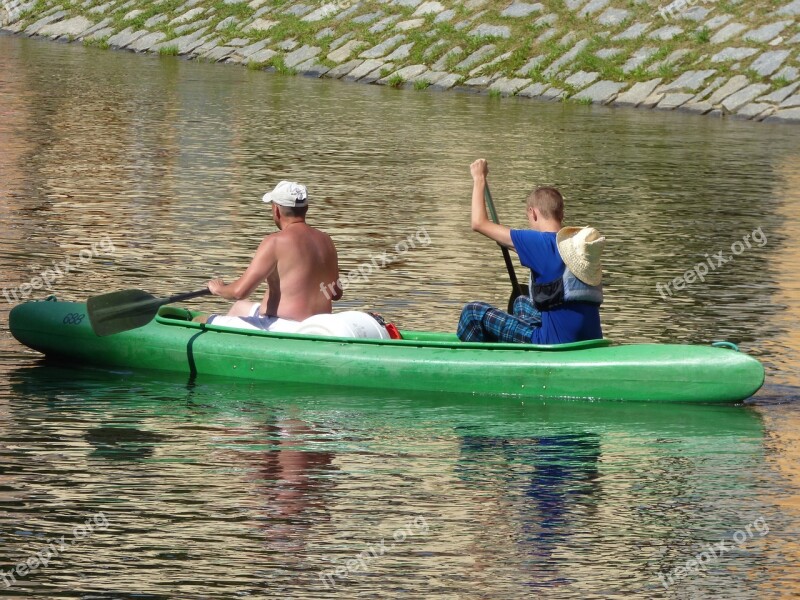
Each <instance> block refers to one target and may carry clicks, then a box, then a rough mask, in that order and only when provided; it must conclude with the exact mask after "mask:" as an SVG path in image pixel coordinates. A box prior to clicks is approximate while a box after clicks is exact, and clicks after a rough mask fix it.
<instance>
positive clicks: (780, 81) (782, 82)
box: [772, 75, 790, 89]
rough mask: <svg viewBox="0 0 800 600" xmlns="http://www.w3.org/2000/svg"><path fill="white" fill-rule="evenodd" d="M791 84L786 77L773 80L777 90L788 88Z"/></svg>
mask: <svg viewBox="0 0 800 600" xmlns="http://www.w3.org/2000/svg"><path fill="white" fill-rule="evenodd" d="M789 83H790V82H789V80H788V79H786V77H784V76H783V75H781V76H779V77H773V78H772V85H773V86H775V88H777V89H780V88H782V87H786V86H787V85H789Z"/></svg>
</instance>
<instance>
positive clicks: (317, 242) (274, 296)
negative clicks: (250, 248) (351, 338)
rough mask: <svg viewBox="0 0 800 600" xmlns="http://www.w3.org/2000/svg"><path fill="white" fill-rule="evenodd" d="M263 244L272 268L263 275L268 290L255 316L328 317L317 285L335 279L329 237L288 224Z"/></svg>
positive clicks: (328, 306)
mask: <svg viewBox="0 0 800 600" xmlns="http://www.w3.org/2000/svg"><path fill="white" fill-rule="evenodd" d="M263 243H265V244H266V245H267V246H271V254H272V255H273V256H274V257H275V267H274V268H273V269H272V270H271V272H270V273H269V275H267V284H268V286H269V289H268V290H267V291H266V293H265V294H264V298H263V300H262V301H261V309H260V311H259V313H260V314H261V315H270V316H275V317H281V318H282V319H293V320H295V321H302V320H303V319H307V318H308V317H310V316H312V315H319V314H323V313H330V312H331V310H332V303H331V299H330V298H329V297H328V296H326V295H325V294H324V293H323V291H321V290H320V283H326V284H327V283H328V282H334V281H336V280H337V279H339V267H338V260H337V256H336V248H335V246H334V245H333V240H332V239H331V238H330V236H329V235H328V234H327V233H323V232H321V231H319V230H318V229H314V228H313V227H310V226H309V225H307V224H306V223H292V224H290V225H288V226H286V227H284V229H283V230H281V231H279V232H278V233H273V234H272V235H269V236H267V237H266V238H264V242H263ZM256 257H258V253H256ZM268 260H269V259H268Z"/></svg>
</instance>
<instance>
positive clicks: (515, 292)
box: [483, 182, 527, 314]
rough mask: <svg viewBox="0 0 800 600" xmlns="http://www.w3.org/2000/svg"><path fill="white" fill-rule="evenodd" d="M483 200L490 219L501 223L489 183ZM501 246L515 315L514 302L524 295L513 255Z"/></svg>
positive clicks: (510, 307)
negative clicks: (512, 260)
mask: <svg viewBox="0 0 800 600" xmlns="http://www.w3.org/2000/svg"><path fill="white" fill-rule="evenodd" d="M483 199H484V201H485V202H486V207H487V208H488V209H489V218H491V219H492V221H493V222H494V223H498V224H499V223H500V220H499V219H498V218H497V210H495V208H494V202H493V201H492V193H491V192H490V191H489V182H486V187H485V188H483ZM497 245H498V246H500V250H501V251H502V252H503V260H504V261H505V263H506V269H508V278H509V279H510V280H511V288H512V289H511V296H510V297H509V299H508V312H509V313H511V314H514V300H516V299H517V298H519V297H520V296H521V295H522V294H523V293H527V292H523V291H522V290H521V289H520V286H519V281H517V274H516V272H515V271H514V263H512V262H511V253H510V252H509V251H508V248H506V247H505V246H503V245H502V244H499V243H498V244H497Z"/></svg>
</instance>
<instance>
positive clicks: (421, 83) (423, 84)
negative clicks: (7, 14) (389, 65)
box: [414, 79, 431, 90]
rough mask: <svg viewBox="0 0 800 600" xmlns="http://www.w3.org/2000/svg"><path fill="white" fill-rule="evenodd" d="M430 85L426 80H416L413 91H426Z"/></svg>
mask: <svg viewBox="0 0 800 600" xmlns="http://www.w3.org/2000/svg"><path fill="white" fill-rule="evenodd" d="M430 85H431V82H430V81H428V80H427V79H417V80H416V81H415V82H414V89H415V90H426V89H428V87H430Z"/></svg>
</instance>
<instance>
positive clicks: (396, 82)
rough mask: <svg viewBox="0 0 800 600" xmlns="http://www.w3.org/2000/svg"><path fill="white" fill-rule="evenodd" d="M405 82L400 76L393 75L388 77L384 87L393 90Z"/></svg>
mask: <svg viewBox="0 0 800 600" xmlns="http://www.w3.org/2000/svg"><path fill="white" fill-rule="evenodd" d="M405 82H406V80H405V79H403V78H402V77H401V76H400V75H397V74H395V75H392V76H391V77H389V79H387V80H386V85H388V86H389V87H393V88H399V87H400V86H401V85H403V84H404V83H405Z"/></svg>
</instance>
